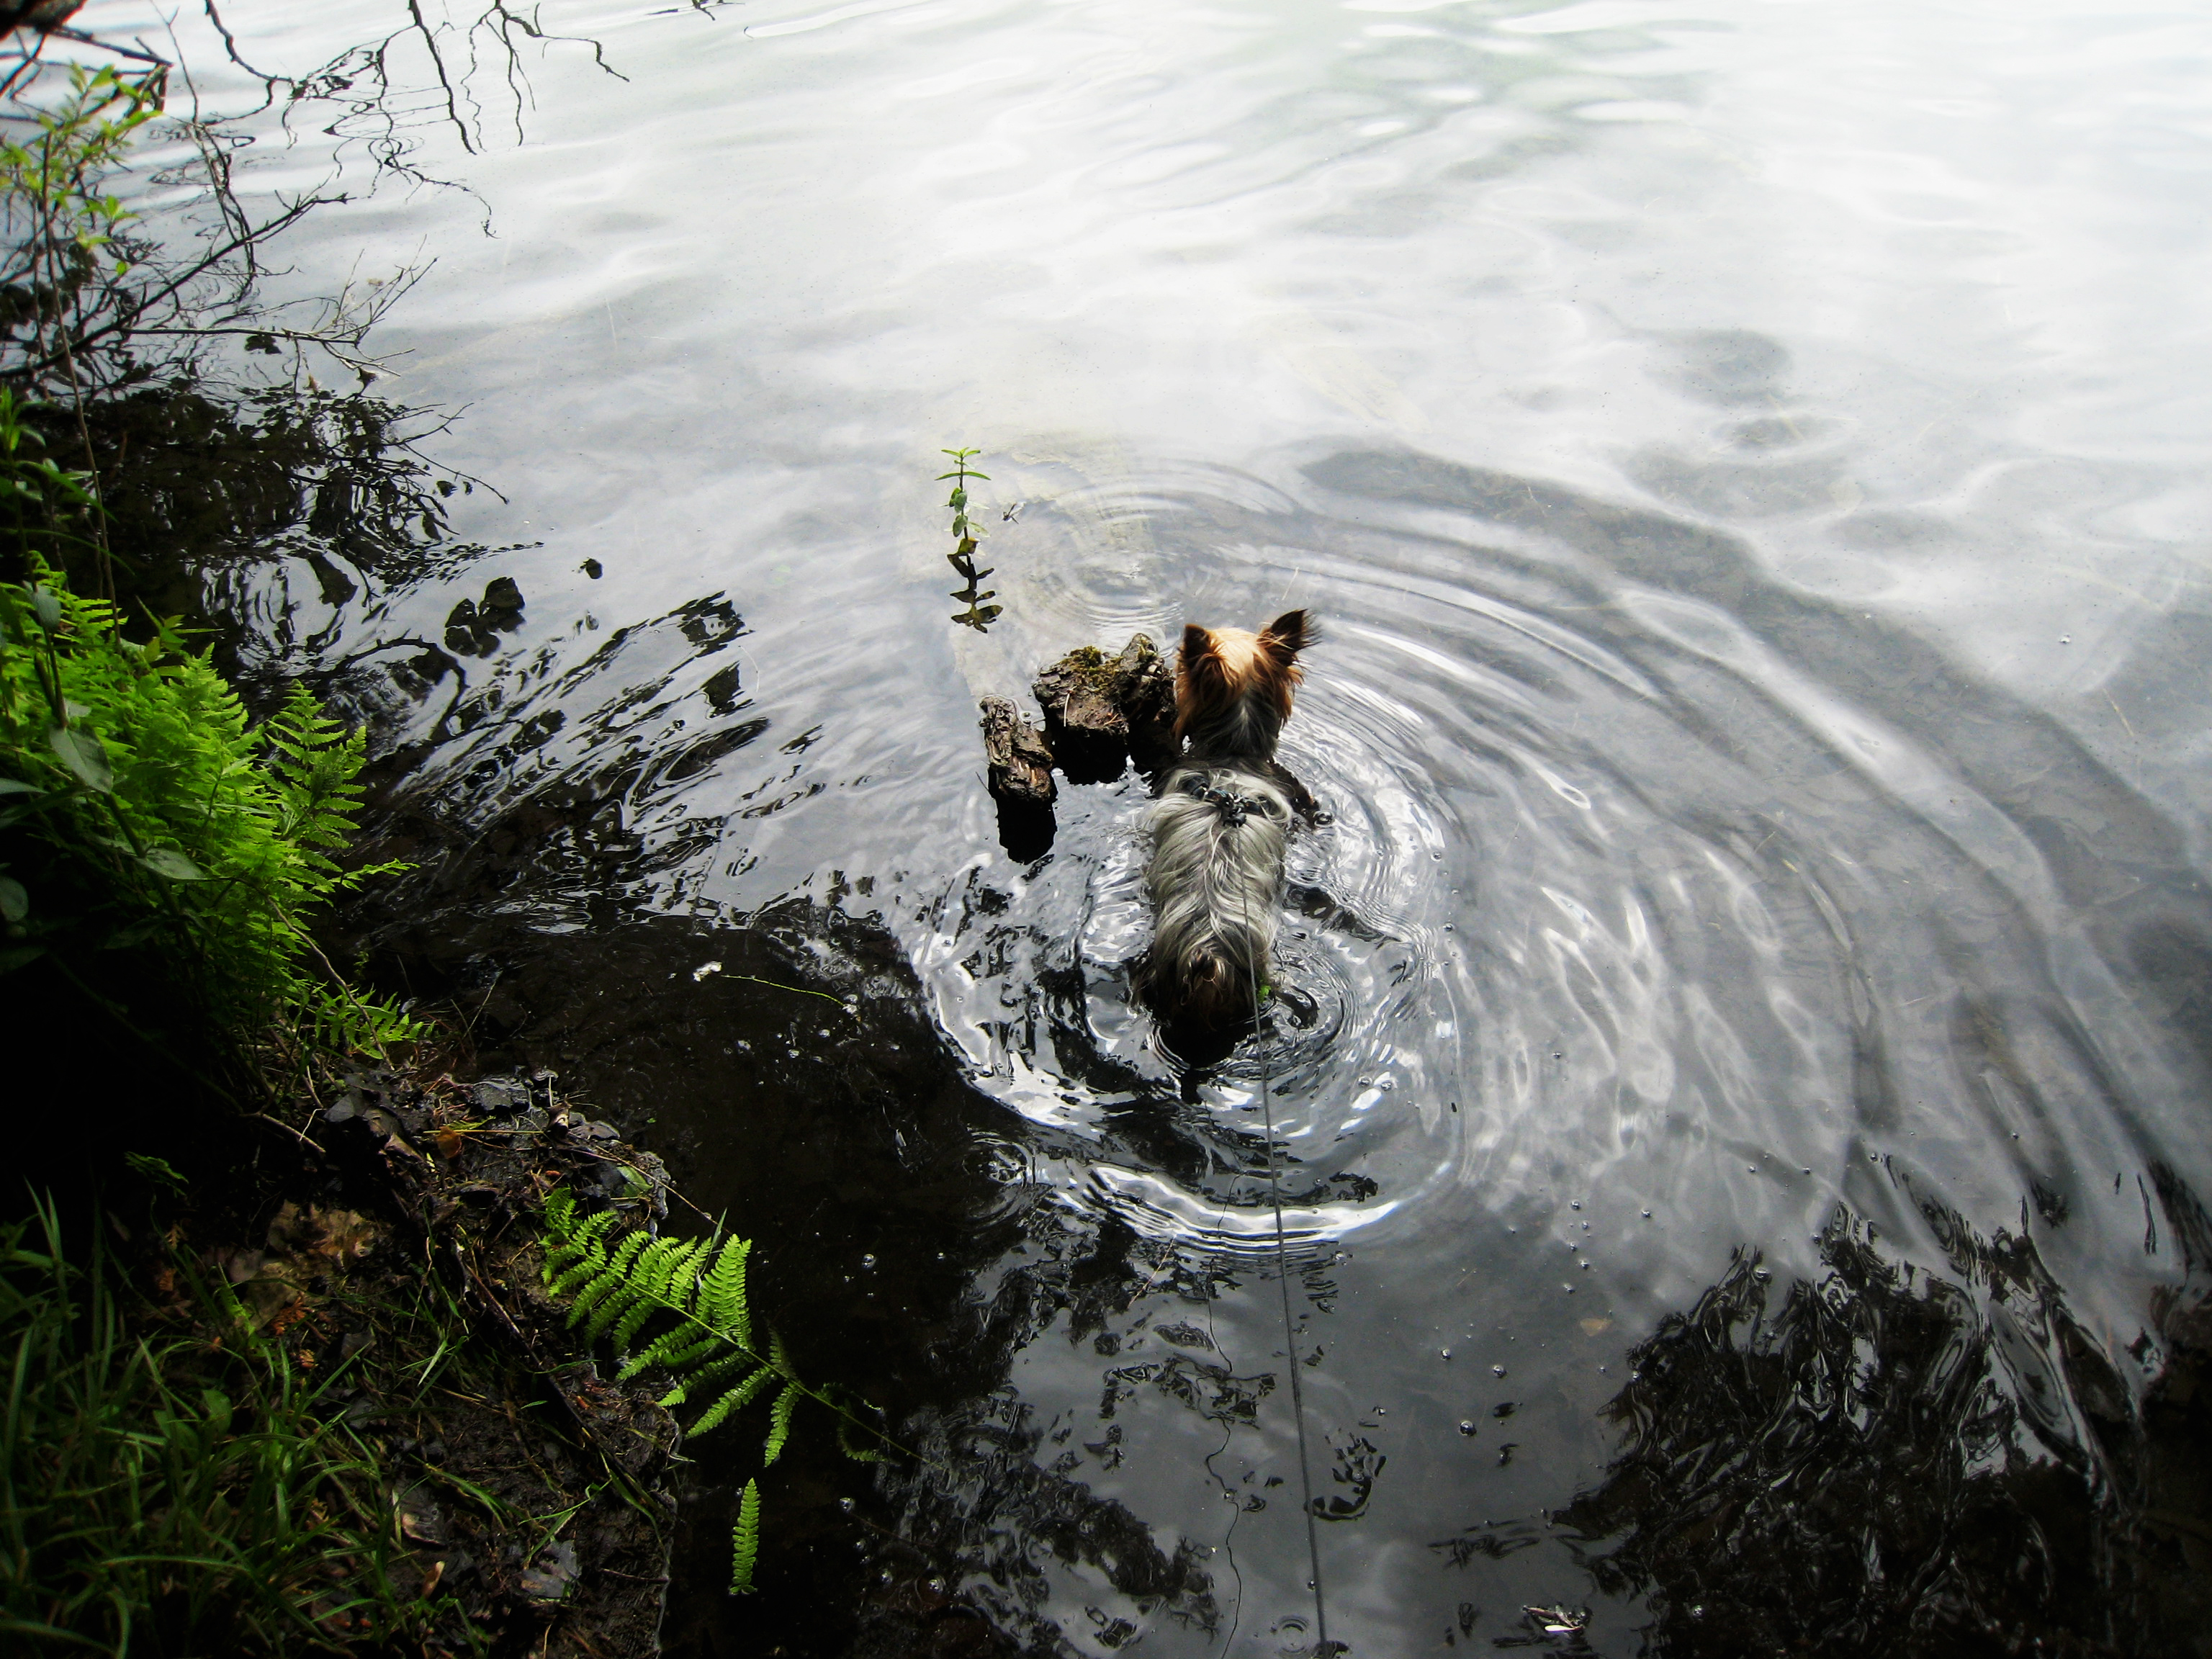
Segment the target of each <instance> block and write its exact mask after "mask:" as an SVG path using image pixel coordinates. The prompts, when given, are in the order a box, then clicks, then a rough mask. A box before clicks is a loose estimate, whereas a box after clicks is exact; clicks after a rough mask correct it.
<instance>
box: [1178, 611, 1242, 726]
mask: <svg viewBox="0 0 2212 1659" xmlns="http://www.w3.org/2000/svg"><path fill="white" fill-rule="evenodd" d="M1231 700H1232V699H1231V695H1230V690H1229V667H1228V665H1227V664H1225V663H1224V662H1223V661H1222V660H1221V645H1220V641H1218V640H1216V639H1215V638H1214V637H1213V634H1212V630H1211V629H1204V628H1200V626H1199V625H1198V624H1197V623H1189V624H1188V626H1186V627H1185V628H1184V629H1183V630H1182V661H1181V662H1180V663H1179V664H1178V665H1177V667H1176V736H1177V737H1178V738H1180V737H1181V736H1182V734H1183V733H1184V732H1186V731H1188V729H1189V727H1190V724H1191V722H1192V721H1193V720H1201V719H1204V718H1205V717H1206V716H1207V715H1209V714H1215V713H1218V712H1219V711H1220V710H1221V709H1222V708H1225V707H1226V706H1227V705H1228V704H1229V703H1230V702H1231Z"/></svg>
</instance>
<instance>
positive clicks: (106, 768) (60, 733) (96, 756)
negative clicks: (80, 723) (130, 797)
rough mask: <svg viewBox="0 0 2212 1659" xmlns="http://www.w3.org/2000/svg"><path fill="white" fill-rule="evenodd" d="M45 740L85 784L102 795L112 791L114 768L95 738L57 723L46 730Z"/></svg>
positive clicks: (113, 790)
mask: <svg viewBox="0 0 2212 1659" xmlns="http://www.w3.org/2000/svg"><path fill="white" fill-rule="evenodd" d="M46 741H47V742H48V743H49V744H52V745H53V750H54V753H55V754H57V755H58V756H60V757H61V761H62V764H63V765H64V766H66V767H68V768H69V769H70V771H72V772H74V773H76V775H77V776H78V777H79V778H80V779H82V781H83V783H84V786H85V787H87V788H88V789H97V790H98V791H99V792H100V793H101V794H103V795H110V794H113V793H115V768H114V767H113V766H112V764H110V763H109V761H108V758H107V750H105V749H104V748H102V747H101V746H100V739H99V738H96V737H94V736H93V734H92V733H91V732H80V731H78V730H77V729H76V727H74V726H54V727H52V728H51V729H50V730H49V731H48V732H47V733H46Z"/></svg>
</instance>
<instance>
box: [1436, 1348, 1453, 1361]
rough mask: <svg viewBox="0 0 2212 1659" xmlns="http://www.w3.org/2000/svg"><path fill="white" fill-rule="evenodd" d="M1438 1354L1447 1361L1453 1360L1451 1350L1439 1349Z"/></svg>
mask: <svg viewBox="0 0 2212 1659" xmlns="http://www.w3.org/2000/svg"><path fill="white" fill-rule="evenodd" d="M1437 1352H1438V1353H1439V1354H1441V1355H1443V1357H1444V1358H1446V1359H1449V1358H1451V1350H1450V1349H1449V1348H1439V1349H1437Z"/></svg>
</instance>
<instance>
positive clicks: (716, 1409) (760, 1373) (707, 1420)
mask: <svg viewBox="0 0 2212 1659" xmlns="http://www.w3.org/2000/svg"><path fill="white" fill-rule="evenodd" d="M773 1382H775V1372H774V1371H772V1370H769V1368H768V1367H767V1366H765V1365H763V1366H762V1367H761V1368H760V1369H759V1370H757V1371H755V1372H754V1373H753V1374H752V1375H751V1376H749V1377H747V1378H746V1379H745V1380H744V1382H742V1383H738V1386H737V1387H736V1388H734V1389H731V1390H730V1391H729V1392H728V1393H727V1394H726V1395H723V1396H722V1397H721V1398H720V1400H717V1401H715V1402H714V1404H713V1405H711V1406H709V1407H707V1410H706V1413H705V1414H704V1415H702V1417H701V1418H700V1419H699V1420H698V1421H697V1422H696V1423H694V1424H693V1425H691V1428H690V1438H692V1439H694V1440H696V1439H697V1438H698V1437H700V1436H701V1435H702V1434H705V1433H706V1432H708V1431H709V1430H711V1429H718V1428H720V1427H721V1426H722V1423H723V1420H724V1419H726V1418H727V1417H728V1416H729V1415H730V1413H732V1412H736V1411H742V1410H744V1407H747V1406H749V1405H750V1404H751V1403H752V1401H753V1400H754V1398H755V1397H756V1396H757V1395H759V1394H760V1393H761V1391H762V1390H763V1389H766V1388H767V1387H768V1385H769V1383H773ZM788 1386H789V1385H788V1384H787V1385H786V1387H787V1388H788Z"/></svg>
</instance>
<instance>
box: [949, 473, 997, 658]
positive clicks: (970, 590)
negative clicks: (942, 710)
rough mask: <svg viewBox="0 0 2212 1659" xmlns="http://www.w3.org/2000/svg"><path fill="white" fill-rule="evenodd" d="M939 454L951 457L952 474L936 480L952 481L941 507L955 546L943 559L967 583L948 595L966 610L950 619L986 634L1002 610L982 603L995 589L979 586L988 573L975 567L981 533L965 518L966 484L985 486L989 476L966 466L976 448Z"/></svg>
mask: <svg viewBox="0 0 2212 1659" xmlns="http://www.w3.org/2000/svg"><path fill="white" fill-rule="evenodd" d="M943 453H945V454H947V455H950V456H951V458H952V471H950V472H940V473H939V474H938V475H937V478H938V482H939V483H943V482H944V481H945V479H947V478H950V479H951V480H952V494H951V496H950V497H949V498H948V499H947V500H946V501H945V505H946V506H947V507H951V509H952V538H953V542H954V544H955V545H954V547H953V549H952V550H951V552H950V553H948V554H946V555H945V559H946V561H947V562H949V563H950V564H951V566H952V568H954V569H955V570H957V571H958V572H959V573H960V574H961V576H962V577H963V579H964V580H966V582H967V584H968V586H965V587H963V588H960V589H958V590H957V591H956V592H954V593H953V595H952V597H953V598H954V599H958V600H959V601H960V602H961V603H962V604H963V605H966V606H967V607H968V608H967V609H966V610H965V611H956V612H954V613H953V617H952V620H953V621H954V622H957V623H961V624H962V625H963V626H965V627H968V628H972V629H975V631H976V632H977V633H978V634H987V633H988V632H990V629H991V624H992V623H994V622H996V621H998V620H999V617H1000V615H1001V614H1002V613H1003V612H1004V611H1005V609H1006V607H1005V606H1003V605H986V604H984V603H983V602H984V601H985V600H986V599H992V598H994V597H995V590H992V589H986V588H984V587H983V586H982V580H983V578H984V577H986V576H987V575H989V574H991V573H990V572H989V571H988V570H978V569H977V568H975V544H976V543H977V542H978V541H979V540H981V538H982V535H983V532H982V530H981V527H980V526H977V525H976V523H975V520H973V519H970V518H969V516H968V481H969V479H970V478H981V479H982V480H983V481H984V482H986V483H988V482H989V481H990V477H991V475H990V474H989V473H987V472H978V471H975V469H974V468H972V467H970V466H969V465H968V463H969V459H971V458H973V457H975V456H977V455H980V454H981V453H983V452H982V451H981V450H980V449H948V450H945V452H943Z"/></svg>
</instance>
